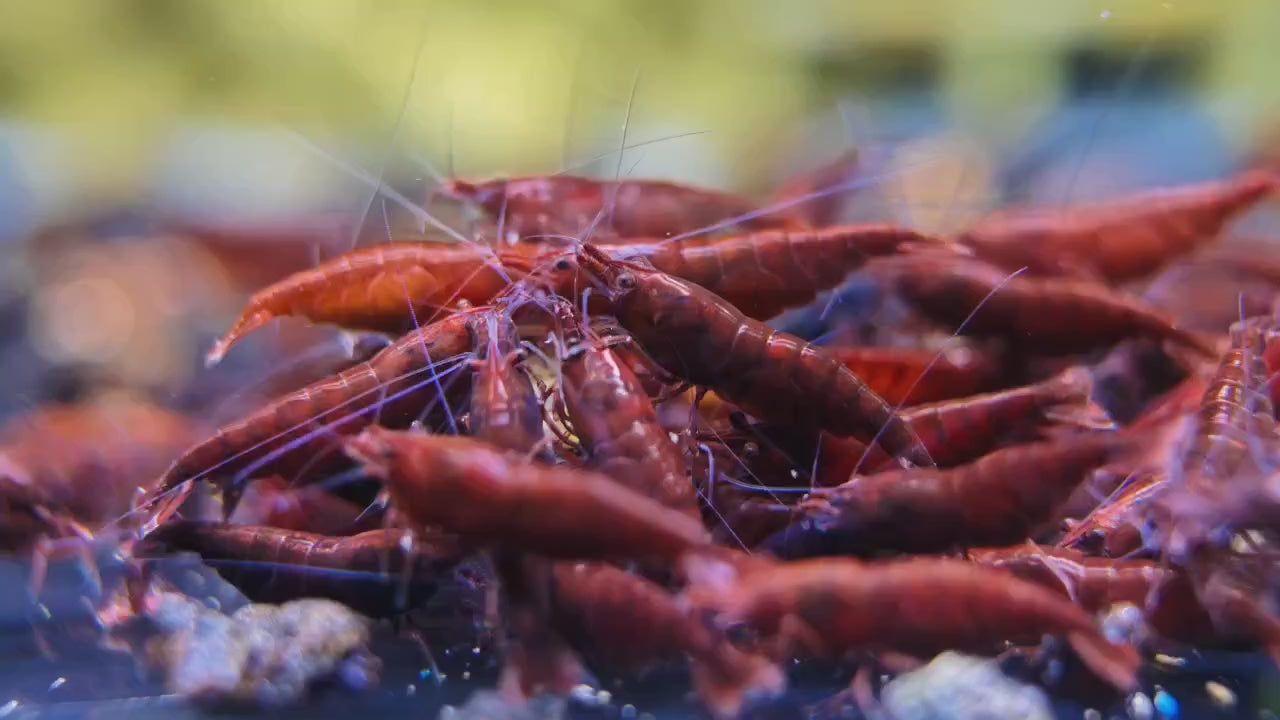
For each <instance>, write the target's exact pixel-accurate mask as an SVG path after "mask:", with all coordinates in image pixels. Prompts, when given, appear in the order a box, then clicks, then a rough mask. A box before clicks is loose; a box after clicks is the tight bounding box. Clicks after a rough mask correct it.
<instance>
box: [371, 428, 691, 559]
mask: <svg viewBox="0 0 1280 720" xmlns="http://www.w3.org/2000/svg"><path fill="white" fill-rule="evenodd" d="M346 449H347V452H348V453H349V454H350V455H352V456H353V457H354V458H356V459H357V460H358V461H359V462H361V463H362V464H363V465H364V467H365V469H366V470H367V471H368V472H370V473H371V474H373V475H375V476H377V477H380V478H382V479H383V480H385V481H386V482H387V485H388V489H389V490H390V492H391V498H392V501H393V503H394V504H395V507H396V510H397V511H398V512H401V513H403V514H404V515H405V516H406V517H407V518H409V519H410V520H412V521H413V522H414V523H416V524H418V525H422V526H438V527H441V528H443V529H444V530H446V531H447V532H451V533H454V534H457V535H459V536H461V537H463V538H464V539H467V540H470V541H474V542H476V543H480V544H485V545H490V544H500V545H505V546H509V547H512V548H516V549H519V550H522V551H524V552H529V553H535V554H540V555H546V556H548V557H554V558H563V559H570V560H579V559H582V560H591V559H601V560H613V559H617V558H633V559H655V560H661V561H665V562H666V563H667V565H666V567H670V566H671V563H672V562H674V561H675V560H677V559H678V558H680V557H681V556H682V555H683V554H685V553H687V552H690V551H694V550H699V549H703V548H706V547H707V546H708V544H709V542H710V540H709V538H708V536H707V532H706V530H704V529H703V527H702V524H701V522H699V521H698V520H696V519H693V518H690V517H689V516H687V515H685V514H683V513H681V512H678V511H676V510H671V509H669V508H666V507H663V506H662V505H660V504H659V503H657V502H656V501H654V500H650V499H649V498H647V497H645V496H644V495H641V494H639V493H637V492H634V491H632V490H628V489H627V488H625V487H623V486H621V485H619V484H618V483H616V482H614V481H613V480H612V479H611V478H609V477H607V476H604V475H599V474H596V473H590V472H584V471H579V470H571V469H567V468H560V467H548V466H542V465H534V464H528V463H524V462H522V459H513V458H511V457H510V456H509V455H508V454H507V453H504V452H502V451H500V450H499V449H497V448H495V447H493V446H492V445H488V444H486V443H483V442H480V441H477V440H474V439H472V438H466V437H445V436H431V435H424V434H421V433H408V432H397V431H393V430H386V429H383V428H380V427H377V426H371V427H369V428H366V429H365V430H364V432H362V433H361V434H360V435H358V436H356V437H354V438H349V439H348V440H347V442H346Z"/></svg>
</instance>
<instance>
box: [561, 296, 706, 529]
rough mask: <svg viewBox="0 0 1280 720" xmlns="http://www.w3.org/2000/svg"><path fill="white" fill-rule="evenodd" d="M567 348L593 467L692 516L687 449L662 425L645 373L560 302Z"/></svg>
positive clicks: (568, 383)
mask: <svg viewBox="0 0 1280 720" xmlns="http://www.w3.org/2000/svg"><path fill="white" fill-rule="evenodd" d="M561 308H562V310H563V312H561V313H560V331H561V333H562V338H563V342H564V345H565V348H566V354H565V356H564V359H563V360H562V361H561V363H560V376H561V382H560V390H561V393H562V395H563V398H564V405H565V410H566V411H567V413H568V415H569V420H570V422H571V423H572V424H573V429H574V433H575V434H576V435H577V437H578V439H579V440H580V441H581V442H582V444H583V445H584V446H585V447H586V449H587V451H588V453H589V461H590V467H592V468H593V469H595V470H597V471H599V472H602V473H604V474H606V475H608V476H609V477H612V478H614V479H615V480H617V481H618V482H620V483H622V484H623V485H625V486H627V487H628V488H630V489H631V490H635V491H636V492H638V493H641V494H644V495H647V496H649V497H651V498H653V499H654V500H656V501H658V502H660V503H662V504H663V505H666V506H667V507H670V508H675V509H677V510H680V511H682V512H684V513H686V514H687V515H689V516H690V517H695V518H696V517H700V511H699V509H698V496H697V494H696V493H695V492H694V488H693V482H692V481H691V479H690V477H689V468H688V463H687V462H686V460H685V457H684V453H683V452H682V451H681V449H680V447H679V446H678V445H676V444H675V443H674V442H672V440H671V436H670V435H668V434H667V431H666V430H664V429H663V428H662V426H661V425H660V424H659V423H658V414H657V412H656V411H655V410H654V408H653V403H652V402H650V401H649V396H648V394H647V393H646V392H645V390H644V387H643V386H642V385H641V383H640V379H639V378H638V377H637V376H636V374H635V373H634V372H632V371H631V368H630V366H629V365H628V364H627V363H626V362H624V361H623V360H622V359H621V358H620V357H619V356H618V354H617V353H616V352H614V350H613V349H612V348H611V347H609V346H608V345H606V344H603V343H601V342H600V340H599V338H596V337H594V336H593V335H591V334H590V333H589V332H588V330H587V329H586V328H584V327H582V325H581V323H579V322H578V321H577V319H576V317H575V316H574V314H573V306H572V305H569V304H568V303H564V304H562V305H561Z"/></svg>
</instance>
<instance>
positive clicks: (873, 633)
mask: <svg viewBox="0 0 1280 720" xmlns="http://www.w3.org/2000/svg"><path fill="white" fill-rule="evenodd" d="M687 596H688V600H689V602H690V604H691V605H692V606H693V607H695V608H704V609H709V610H711V611H714V612H715V613H716V622H717V624H719V625H720V626H721V627H732V626H735V625H736V626H746V627H748V628H750V629H751V630H754V631H755V632H757V633H759V634H760V635H761V636H763V637H765V638H767V639H770V645H771V646H772V647H774V648H775V653H776V655H777V656H781V657H786V656H795V655H805V656H816V657H827V658H840V657H842V656H844V655H846V654H848V653H850V652H854V651H861V650H870V651H881V650H894V651H899V652H903V653H906V654H909V655H914V656H916V657H932V656H934V655H936V654H937V653H939V652H941V651H943V650H948V649H954V650H961V651H969V652H993V651H998V649H1000V647H1001V645H1002V643H1004V642H1006V641H1007V642H1014V643H1018V644H1036V643H1038V642H1039V641H1040V640H1041V638H1042V637H1043V636H1044V635H1047V634H1055V635H1065V636H1066V639H1067V640H1068V642H1069V643H1070V644H1071V647H1072V648H1073V649H1075V651H1076V652H1077V653H1078V654H1079V655H1080V657H1081V659H1083V660H1084V661H1085V663H1086V664H1087V665H1088V666H1089V667H1090V668H1091V669H1092V670H1093V671H1094V672H1095V673H1096V674H1097V675H1098V676H1099V677H1101V678H1103V679H1105V680H1107V681H1108V682H1110V683H1111V684H1112V685H1114V686H1115V687H1117V688H1119V689H1121V690H1124V691H1130V690H1133V689H1134V688H1136V687H1137V678H1136V674H1137V670H1138V666H1139V663H1140V658H1139V657H1138V654H1137V653H1136V652H1135V651H1134V650H1133V648H1131V647H1128V646H1121V645H1112V644H1111V643H1109V642H1107V641H1106V640H1105V639H1104V638H1103V636H1102V633H1101V632H1099V630H1098V628H1097V627H1096V626H1095V625H1094V623H1093V621H1092V620H1091V619H1090V617H1089V616H1088V615H1087V614H1086V613H1085V612H1084V611H1083V610H1081V609H1080V608H1078V607H1076V606H1075V605H1072V604H1071V603H1070V602H1069V601H1067V600H1064V599H1062V598H1060V597H1059V596H1058V595H1056V594H1055V593H1053V592H1051V591H1049V590H1046V589H1045V588H1043V587H1041V586H1039V585H1037V584H1035V583H1030V582H1026V581H1023V580H1019V579H1017V578H1014V577H1011V576H1009V575H1008V574H1006V573H1003V572H1000V571H997V570H992V569H988V568H983V567H979V566H976V565H973V564H971V563H968V562H964V561H960V560H947V559H930V558H913V559H909V560H903V561H897V562H889V563H869V564H867V563H860V562H856V561H852V560H843V559H823V560H808V561H800V562H792V563H782V564H775V565H772V566H769V567H768V568H767V569H759V570H754V571H752V572H749V573H747V574H745V575H744V576H742V578H741V580H740V581H739V582H738V583H736V584H734V585H732V586H730V587H728V588H722V587H715V586H707V585H695V586H692V587H691V588H690V589H689V590H688V591H687Z"/></svg>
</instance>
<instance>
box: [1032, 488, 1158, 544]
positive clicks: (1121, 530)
mask: <svg viewBox="0 0 1280 720" xmlns="http://www.w3.org/2000/svg"><path fill="white" fill-rule="evenodd" d="M1167 485H1168V476H1167V475H1165V474H1164V473H1163V472H1158V471H1152V470H1148V471H1144V472H1141V473H1139V474H1138V475H1136V476H1135V477H1133V478H1131V479H1130V480H1129V482H1128V484H1126V485H1124V486H1123V487H1122V488H1120V489H1119V492H1118V493H1117V494H1116V495H1115V497H1114V498H1112V499H1111V500H1109V501H1108V502H1107V503H1106V504H1104V505H1102V506H1101V507H1099V508H1098V509H1096V510H1094V511H1093V512H1092V513H1090V514H1089V516H1088V517H1086V518H1084V519H1083V520H1081V521H1080V522H1077V523H1075V524H1074V525H1072V527H1071V529H1070V530H1069V531H1068V532H1067V533H1066V535H1063V536H1062V538H1061V539H1060V540H1059V541H1058V543H1057V544H1058V547H1062V548H1069V549H1075V550H1083V551H1085V552H1090V553H1094V554H1097V555H1102V556H1103V557H1109V558H1119V557H1129V556H1132V555H1133V554H1135V553H1137V552H1138V551H1140V550H1142V549H1143V546H1144V544H1145V540H1144V538H1143V530H1144V528H1143V522H1144V517H1145V513H1144V511H1143V507H1144V506H1145V505H1146V504H1147V503H1149V502H1151V500H1153V499H1154V498H1156V497H1159V495H1160V494H1161V493H1163V492H1164V491H1165V489H1166V487H1167Z"/></svg>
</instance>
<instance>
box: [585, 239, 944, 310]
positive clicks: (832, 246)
mask: <svg viewBox="0 0 1280 720" xmlns="http://www.w3.org/2000/svg"><path fill="white" fill-rule="evenodd" d="M956 247H957V246H955V245H954V244H951V243H948V242H946V241H944V240H941V239H938V238H934V237H930V236H928V235H924V234H922V233H919V232H916V231H915V230H910V229H908V228H904V227H898V226H895V225H840V226H836V227H829V228H823V229H820V230H794V231H785V230H765V231H760V232H754V233H747V234H745V235H733V236H728V237H717V238H689V239H685V240H670V241H662V240H645V239H636V240H631V241H629V242H627V243H624V244H616V245H608V246H605V247H604V248H603V250H605V251H606V252H608V253H609V255H611V256H613V257H614V258H617V259H619V260H626V261H630V262H634V261H641V260H643V261H646V262H648V263H649V264H651V265H652V266H653V267H655V268H657V269H658V270H661V271H662V272H664V273H667V274H668V275H674V276H675V277H678V278H682V279H684V280H687V281H689V282H691V283H693V284H695V285H700V286H702V287H704V288H706V289H707V290H708V291H710V292H712V293H714V294H716V295H719V296H720V297H722V298H724V299H725V300H728V301H729V302H730V303H732V304H733V306H734V307H736V308H738V309H739V310H741V311H742V313H743V314H745V315H746V316H747V317H750V318H753V319H755V320H768V319H770V318H772V317H774V316H776V315H777V314H778V313H780V312H782V311H783V310H787V309H789V308H794V307H800V306H803V305H807V304H808V303H810V302H812V301H813V300H814V298H816V297H817V296H818V295H819V294H820V293H822V292H825V291H827V290H831V289H833V288H836V287H838V286H839V285H840V284H841V283H842V282H844V280H845V279H846V278H848V277H849V275H851V274H852V273H854V272H855V271H857V270H858V269H860V268H862V267H863V266H865V265H866V264H867V263H868V262H869V261H871V260H872V259H874V258H879V257H889V256H894V255H899V254H902V253H904V252H908V251H913V250H917V249H920V248H931V249H934V250H937V251H939V252H943V251H948V252H950V251H955V250H956ZM957 256H958V255H957Z"/></svg>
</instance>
